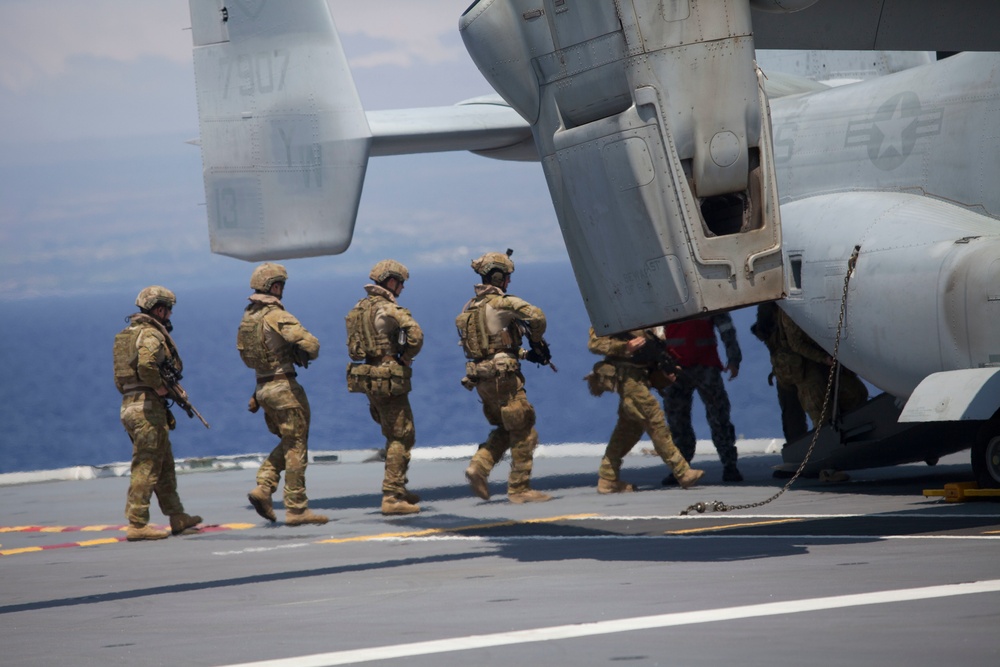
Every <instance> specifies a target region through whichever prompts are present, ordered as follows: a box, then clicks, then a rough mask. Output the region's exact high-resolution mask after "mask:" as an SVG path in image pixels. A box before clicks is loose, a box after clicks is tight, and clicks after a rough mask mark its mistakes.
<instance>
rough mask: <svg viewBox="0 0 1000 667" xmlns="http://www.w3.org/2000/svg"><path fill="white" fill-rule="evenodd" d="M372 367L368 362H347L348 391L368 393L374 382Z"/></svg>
mask: <svg viewBox="0 0 1000 667" xmlns="http://www.w3.org/2000/svg"><path fill="white" fill-rule="evenodd" d="M371 368H372V367H371V366H369V365H368V364H354V363H351V364H347V391H349V392H351V393H352V394H367V393H368V388H369V387H370V386H371V384H372V380H371Z"/></svg>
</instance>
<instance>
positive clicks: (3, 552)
mask: <svg viewBox="0 0 1000 667" xmlns="http://www.w3.org/2000/svg"><path fill="white" fill-rule="evenodd" d="M256 525H257V524H255V523H222V524H210V525H207V526H203V528H202V530H203V532H205V533H214V532H218V531H220V530H246V529H248V528H254V527H255V526H256ZM65 528H66V527H65V526H48V527H40V526H10V527H6V528H0V532H7V533H10V532H14V531H20V532H33V533H59V532H63V531H64V530H65ZM127 528H128V526H118V525H114V526H108V525H103V526H86V527H83V528H73V529H72V531H71V532H75V531H83V530H90V531H99V530H113V531H124V530H126V529H127ZM164 528H167V529H169V527H168V526H164ZM193 534H197V533H193ZM124 541H125V540H124V539H123V538H121V537H102V538H98V539H95V540H82V541H77V542H67V543H65V544H48V545H41V546H32V547H21V548H18V549H0V556H14V555H16V554H24V553H31V552H34V551H50V550H53V549H67V548H73V547H94V546H99V545H102V544H120V543H122V542H124Z"/></svg>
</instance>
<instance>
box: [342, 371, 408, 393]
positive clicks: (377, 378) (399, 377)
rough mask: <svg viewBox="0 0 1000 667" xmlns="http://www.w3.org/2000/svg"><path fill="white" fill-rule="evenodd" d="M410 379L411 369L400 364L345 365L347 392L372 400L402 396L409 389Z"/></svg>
mask: <svg viewBox="0 0 1000 667" xmlns="http://www.w3.org/2000/svg"><path fill="white" fill-rule="evenodd" d="M411 377H413V369H411V368H410V367H409V366H403V365H401V364H384V365H379V366H373V365H371V364H355V363H352V364H348V365H347V391H349V392H352V393H357V394H367V395H368V396H371V397H373V398H385V397H387V396H402V395H403V394H406V393H409V391H410V389H411V383H410V378H411Z"/></svg>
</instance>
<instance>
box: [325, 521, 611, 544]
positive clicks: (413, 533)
mask: <svg viewBox="0 0 1000 667" xmlns="http://www.w3.org/2000/svg"><path fill="white" fill-rule="evenodd" d="M595 516H597V515H596V514H566V515H564V516H552V517H546V518H542V519H522V520H519V521H517V520H511V521H496V522H493V523H476V524H472V525H469V526H453V527H450V528H427V529H425V530H410V531H402V532H397V533H378V534H376V535H356V536H355V537H332V538H330V539H328V540H320V541H319V542H318V543H317V544H344V543H345V542H368V541H371V540H385V539H391V538H394V537H403V538H406V537H427V536H428V535H441V534H443V533H459V532H463V531H468V530H483V529H486V528H503V527H504V526H519V525H524V524H529V523H552V522H555V521H572V520H574V519H591V518H593V517H595Z"/></svg>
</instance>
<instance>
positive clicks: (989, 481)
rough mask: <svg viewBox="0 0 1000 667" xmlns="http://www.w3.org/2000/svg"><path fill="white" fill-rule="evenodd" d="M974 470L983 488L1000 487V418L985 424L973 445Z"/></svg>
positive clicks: (980, 486)
mask: <svg viewBox="0 0 1000 667" xmlns="http://www.w3.org/2000/svg"><path fill="white" fill-rule="evenodd" d="M972 472H973V474H974V475H975V476H976V482H977V483H978V484H979V488H981V489H1000V420H996V419H991V420H990V421H988V422H986V423H985V424H983V426H982V428H980V429H979V433H978V434H976V442H975V444H973V445H972Z"/></svg>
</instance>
